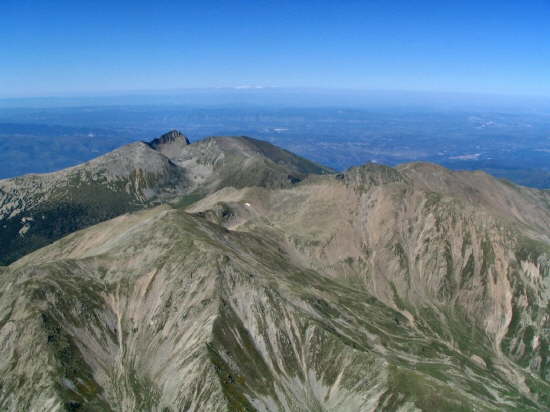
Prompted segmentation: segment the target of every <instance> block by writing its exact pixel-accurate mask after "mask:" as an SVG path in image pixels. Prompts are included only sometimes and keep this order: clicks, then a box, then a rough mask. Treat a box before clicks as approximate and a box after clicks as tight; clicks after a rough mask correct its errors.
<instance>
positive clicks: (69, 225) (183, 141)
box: [0, 131, 330, 264]
mask: <svg viewBox="0 0 550 412" xmlns="http://www.w3.org/2000/svg"><path fill="white" fill-rule="evenodd" d="M328 172H330V169H327V168H324V167H322V166H318V165H316V164H314V163H312V162H310V161H308V160H305V159H302V158H300V157H298V156H295V155H293V154H291V153H289V152H287V151H284V150H282V149H279V148H277V147H275V146H273V145H271V144H269V143H265V142H260V141H257V140H254V139H251V138H244V137H213V138H209V139H206V140H203V141H200V142H196V143H194V144H189V140H188V139H187V138H186V137H185V136H183V135H182V134H181V133H179V132H177V131H172V132H169V133H167V134H165V135H163V136H161V137H160V138H158V139H155V140H153V141H152V142H150V143H142V142H138V143H132V144H130V145H127V146H124V147H122V148H120V149H118V150H115V151H114V152H111V153H108V154H106V155H104V156H101V157H99V158H97V159H94V160H91V161H89V162H87V163H84V164H82V165H79V166H76V167H72V168H69V169H65V170H61V171H59V172H55V173H49V174H43V175H26V176H21V177H17V178H14V179H6V180H0V264H7V263H10V262H12V261H14V260H15V259H17V258H18V257H20V256H23V255H24V254H26V253H29V252H30V251H32V250H35V249H37V248H38V247H41V246H44V245H46V244H48V243H50V242H52V241H53V240H56V239H59V238H60V237H62V236H64V235H66V234H68V233H71V232H73V231H75V230H78V229H81V228H83V227H87V226H90V225H92V224H95V223H98V222H101V221H104V220H106V219H110V218H112V217H115V216H118V215H120V214H122V213H125V212H128V211H134V210H138V209H142V208H144V207H149V206H151V205H154V204H159V203H163V202H166V201H170V200H172V201H180V202H182V203H189V202H190V201H192V200H196V199H198V198H200V197H202V196H204V195H206V194H208V193H211V192H213V191H215V190H217V189H219V188H221V187H224V186H234V187H244V186H266V187H284V186H288V185H290V184H293V183H295V182H296V181H299V180H300V179H303V178H304V177H305V176H306V175H307V174H308V173H328ZM289 176H294V177H295V179H290V178H289Z"/></svg>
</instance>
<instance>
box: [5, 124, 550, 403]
mask: <svg viewBox="0 0 550 412" xmlns="http://www.w3.org/2000/svg"><path fill="white" fill-rule="evenodd" d="M0 240H1V243H0V260H1V261H2V262H4V265H5V266H3V267H1V266H0V308H1V313H2V316H1V317H0V351H1V352H0V353H1V356H0V410H6V411H63V410H68V411H159V412H168V411H173V412H175V411H197V412H198V411H201V412H202V411H225V412H237V411H243V412H244V411H247V412H279V411H288V412H320V411H321V412H323V411H324V412H334V411H336V412H340V411H341V412H365V411H426V412H428V411H429V412H431V411H446V412H447V411H548V410H550V354H549V343H550V192H547V191H543V190H536V189H529V188H525V187H521V186H517V185H514V184H511V183H509V182H506V181H502V180H498V179H495V178H493V177H492V176H490V175H487V174H485V173H482V172H452V171H450V170H447V169H445V168H442V167H440V166H436V165H432V164H427V163H412V164H404V165H401V166H398V167H396V168H390V167H386V166H382V165H378V164H366V165H363V166H360V167H354V168H351V169H349V170H347V171H346V172H344V173H339V174H337V173H334V172H333V171H332V170H330V169H328V168H325V167H322V166H319V165H317V164H315V163H312V162H309V161H307V160H305V159H302V158H300V157H298V156H295V155H293V154H292V153H289V152H287V151H285V150H282V149H279V148H277V147H275V146H273V145H271V144H268V143H266V142H261V141H258V140H254V139H251V138H247V137H212V138H207V139H204V140H201V141H198V142H194V143H190V142H189V140H188V139H187V138H185V137H184V136H183V135H181V134H180V133H179V132H170V133H168V134H167V135H164V136H162V137H160V138H159V139H155V140H153V141H152V142H150V143H134V144H131V145H128V146H125V147H122V148H120V149H119V150H116V151H114V152H112V153H110V154H107V155H105V156H102V157H100V158H97V159H95V160H92V161H90V162H88V163H85V164H83V165H80V166H77V167H74V168H70V169H66V170H62V171H60V172H56V173H52V174H48V175H28V176H22V177H19V178H15V179H9V180H3V181H0Z"/></svg>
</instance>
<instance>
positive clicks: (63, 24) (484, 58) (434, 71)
mask: <svg viewBox="0 0 550 412" xmlns="http://www.w3.org/2000/svg"><path fill="white" fill-rule="evenodd" d="M240 85H263V86H278V87H330V88H352V89H378V90H380V89H382V90H383V89H393V90H400V89H404V90H429V91H459V92H482V93H484V92H490V93H493V92H494V93H506V94H542V95H549V96H550V0H501V1H491V0H477V1H469V0H462V1H451V0H438V1H422V0H393V1H392V0H371V1H369V0H362V1H345V0H340V1H300V0H293V1H262V0H249V1H239V0H233V1H199V0H195V1H175V0H174V1H162V0H157V1H152V0H151V1H140V0H133V1H125V0H110V1H104V0H95V1H91V0H80V1H78V0H71V1H68V0H55V1H53V0H52V1H47V0H0V97H9V96H34V95H47V94H63V93H83V94H86V93H101V92H106V91H117V90H118V91H125V90H156V89H176V88H189V87H226V86H229V87H231V86H240Z"/></svg>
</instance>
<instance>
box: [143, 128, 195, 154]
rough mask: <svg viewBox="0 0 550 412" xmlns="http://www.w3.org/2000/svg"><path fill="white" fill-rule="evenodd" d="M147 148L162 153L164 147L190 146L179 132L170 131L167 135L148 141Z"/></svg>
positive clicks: (187, 140)
mask: <svg viewBox="0 0 550 412" xmlns="http://www.w3.org/2000/svg"><path fill="white" fill-rule="evenodd" d="M148 144H149V146H150V147H151V148H153V149H155V150H158V151H160V152H163V148H164V147H165V146H174V145H177V146H182V145H183V146H187V145H188V144H191V142H190V141H189V139H188V138H187V137H186V136H185V135H184V134H183V133H181V132H180V131H179V130H170V131H169V132H168V133H165V134H163V135H162V136H160V137H157V138H156V139H154V140H152V141H150V142H149V143H148Z"/></svg>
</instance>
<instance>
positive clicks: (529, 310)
mask: <svg viewBox="0 0 550 412" xmlns="http://www.w3.org/2000/svg"><path fill="white" fill-rule="evenodd" d="M410 167H416V166H414V165H412V166H403V168H400V169H401V170H402V169H405V170H406V171H407V170H410V169H409V168H410ZM422 168H423V169H428V168H429V166H428V165H426V166H422ZM432 168H435V169H436V170H437V172H438V174H436V175H434V174H433V173H432V172H431V171H430V173H423V174H422V175H421V176H422V179H419V178H417V176H418V175H417V174H415V173H401V172H400V171H398V170H395V169H391V168H387V167H384V166H378V165H366V166H363V167H359V168H353V169H351V170H350V171H348V172H347V173H345V174H341V175H337V176H331V177H326V178H323V177H315V178H313V177H312V178H311V179H309V181H308V182H306V183H304V184H301V185H298V186H295V187H293V188H289V189H284V190H280V191H268V190H263V189H261V188H254V189H244V190H240V191H238V190H234V189H224V190H221V191H219V192H217V193H215V194H213V195H211V196H209V197H207V198H205V199H204V200H202V201H200V202H198V203H197V204H195V205H193V206H191V208H190V211H193V212H200V213H201V214H202V215H204V216H205V217H207V218H209V219H210V220H212V221H215V222H218V223H220V224H223V225H225V226H226V227H228V228H231V229H233V230H240V231H249V232H251V233H270V234H271V236H273V237H275V238H278V239H279V242H280V243H281V244H285V245H286V250H287V251H288V253H289V254H290V255H292V256H294V258H295V259H296V260H299V261H301V262H302V263H303V264H304V265H305V266H308V267H310V268H311V269H313V270H316V271H318V272H320V273H323V274H324V275H326V276H329V277H331V278H332V279H335V280H336V281H338V282H339V283H343V284H345V285H349V286H352V287H355V288H359V289H361V290H364V291H368V292H369V293H371V294H373V295H374V296H375V297H377V298H378V299H380V300H381V301H382V302H384V303H385V304H387V305H388V306H390V307H392V308H393V309H394V310H397V311H399V312H400V313H401V314H402V315H403V316H405V317H406V318H407V319H409V321H410V322H411V324H412V325H413V326H414V327H415V328H416V329H418V330H422V331H425V332H426V333H429V334H431V336H432V337H433V338H434V339H436V340H439V341H441V342H446V344H448V345H449V346H451V347H452V348H453V349H454V350H456V351H457V352H460V353H461V354H462V356H464V357H467V358H470V359H473V360H475V361H477V362H478V364H479V365H480V367H482V368H483V369H485V370H486V371H487V373H488V376H492V375H493V374H495V373H498V371H506V372H505V373H506V375H507V376H508V378H509V379H511V380H512V381H514V380H516V381H517V385H518V387H519V388H520V389H521V390H522V392H523V393H525V394H526V396H531V397H532V399H539V401H542V402H545V403H548V401H550V399H549V398H548V393H550V392H549V391H550V386H549V383H550V369H549V368H550V358H549V356H548V345H549V344H550V302H549V298H550V276H549V275H550V246H549V244H548V241H547V239H548V236H549V234H550V233H549V229H548V226H545V225H544V224H541V222H545V221H548V219H549V217H550V210H549V209H548V207H547V203H546V202H547V193H545V192H542V191H537V190H531V189H526V188H521V187H516V186H513V185H509V184H507V183H502V182H500V181H498V180H496V179H494V178H491V177H489V176H487V175H483V176H482V178H480V179H479V180H480V186H479V187H480V189H479V190H476V191H473V188H474V187H475V182H476V179H477V177H478V174H477V173H453V172H450V171H447V170H446V169H444V170H440V168H439V167H435V166H434V167H432ZM441 173H444V175H445V177H446V179H447V180H446V181H442V179H440V175H441ZM426 176H427V177H428V178H431V179H433V180H432V181H430V180H428V178H426ZM434 176H435V178H434ZM464 182H469V184H470V186H471V188H468V186H467V185H466V184H465V183H464ZM436 183H437V184H436ZM460 188H465V189H463V190H460ZM501 190H506V191H505V192H504V194H505V195H504V196H503V195H502V194H501ZM487 193H495V197H491V196H490V195H487ZM497 195H498V196H497ZM518 205H520V207H521V208H523V210H525V212H527V213H526V214H524V215H522V214H518V210H521V209H520V207H518ZM525 368H526V369H525ZM525 370H529V373H527V374H526V375H524V371H525Z"/></svg>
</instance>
